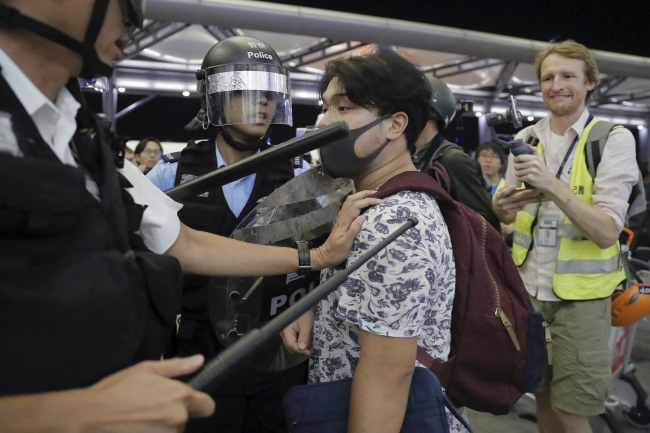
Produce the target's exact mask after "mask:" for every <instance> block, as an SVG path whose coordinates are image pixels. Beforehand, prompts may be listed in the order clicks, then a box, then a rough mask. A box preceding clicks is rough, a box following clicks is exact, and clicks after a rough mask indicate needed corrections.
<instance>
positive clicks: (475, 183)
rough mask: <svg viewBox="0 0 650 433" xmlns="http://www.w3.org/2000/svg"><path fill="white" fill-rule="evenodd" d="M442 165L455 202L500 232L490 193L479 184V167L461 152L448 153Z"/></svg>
mask: <svg viewBox="0 0 650 433" xmlns="http://www.w3.org/2000/svg"><path fill="white" fill-rule="evenodd" d="M442 163H443V165H444V167H445V169H446V170H447V174H448V175H449V180H450V181H451V184H452V190H453V191H454V193H455V194H456V197H457V200H458V201H459V202H461V203H463V204H464V205H466V206H468V207H469V208H471V209H472V210H473V211H474V212H476V213H478V214H480V215H482V216H483V218H485V220H486V221H487V222H488V223H489V224H490V225H491V226H492V227H494V228H495V229H496V230H497V231H500V230H501V225H500V223H499V218H498V217H497V215H496V214H495V213H494V210H493V209H492V200H491V199H490V193H489V192H488V190H487V189H486V188H485V187H484V185H482V184H481V183H480V182H479V179H478V174H479V173H480V172H479V171H478V170H480V167H477V165H476V164H477V163H476V162H475V161H474V160H472V159H471V158H470V157H469V156H468V155H466V154H465V153H463V152H449V155H448V156H445V157H443V159H442Z"/></svg>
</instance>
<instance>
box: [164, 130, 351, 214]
mask: <svg viewBox="0 0 650 433" xmlns="http://www.w3.org/2000/svg"><path fill="white" fill-rule="evenodd" d="M349 132H350V130H349V128H348V125H347V124H346V123H345V122H337V123H334V124H332V125H329V126H326V127H324V128H319V129H318V130H316V131H313V132H310V133H307V134H305V135H303V136H301V137H296V138H293V139H291V140H289V141H287V142H285V143H282V144H279V145H277V146H273V147H271V148H270V149H267V150H265V151H264V152H259V153H257V154H255V155H252V156H250V157H248V158H246V159H244V160H242V161H239V162H236V163H234V164H231V165H228V166H226V167H224V168H220V169H218V170H215V171H213V172H212V173H208V174H206V175H203V176H201V177H199V178H198V179H194V180H191V181H189V182H187V183H184V184H182V185H178V186H175V187H174V188H171V189H168V190H167V191H165V194H167V195H168V196H169V197H171V198H172V199H174V200H176V201H182V200H183V199H185V198H187V197H190V196H196V195H199V194H203V193H204V192H205V191H207V190H209V189H210V188H214V187H215V186H220V185H226V184H228V183H230V182H233V181H235V180H237V179H241V178H242V177H246V176H248V175H249V174H253V173H256V172H258V171H259V170H261V169H263V168H265V167H268V166H269V165H270V164H275V163H277V162H278V161H285V160H286V161H288V160H290V159H292V158H295V157H297V156H300V155H304V154H305V153H308V152H311V151H312V150H314V149H318V148H320V147H322V146H325V145H327V144H328V143H331V142H332V141H334V140H338V139H340V138H344V137H347V135H348V134H349Z"/></svg>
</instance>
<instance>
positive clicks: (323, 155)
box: [320, 116, 390, 179]
mask: <svg viewBox="0 0 650 433" xmlns="http://www.w3.org/2000/svg"><path fill="white" fill-rule="evenodd" d="M387 117H388V116H382V117H380V118H379V119H377V120H373V121H372V122H370V123H368V124H367V125H366V126H362V127H360V128H356V129H351V130H350V133H349V134H348V136H347V137H345V138H341V139H340V140H336V141H333V142H332V143H330V144H328V145H327V146H325V147H322V148H321V149H320V160H321V163H322V164H323V168H324V169H325V171H327V173H328V174H329V175H330V176H332V177H333V178H335V179H338V178H339V177H352V176H354V175H355V174H358V173H359V172H360V171H361V170H363V169H364V168H365V167H366V166H367V165H368V164H370V163H371V162H372V161H374V159H375V158H376V157H377V155H379V154H380V153H381V151H382V150H384V148H385V147H386V146H387V145H388V143H390V140H386V141H385V142H384V144H382V145H381V146H379V147H378V148H377V150H375V151H374V152H372V153H371V154H370V155H368V156H364V157H363V158H361V157H359V156H357V154H356V153H355V152H354V145H355V144H356V142H357V140H358V139H359V137H361V135H362V134H363V133H364V132H366V131H368V130H369V129H370V128H373V127H374V126H377V125H378V124H379V123H381V122H382V121H383V120H384V119H386V118H387Z"/></svg>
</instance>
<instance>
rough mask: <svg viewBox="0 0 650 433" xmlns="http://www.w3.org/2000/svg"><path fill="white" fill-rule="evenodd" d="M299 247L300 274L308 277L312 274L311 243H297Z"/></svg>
mask: <svg viewBox="0 0 650 433" xmlns="http://www.w3.org/2000/svg"><path fill="white" fill-rule="evenodd" d="M296 246H297V247H298V274H300V275H307V274H308V273H310V272H311V256H310V255H309V242H307V241H296Z"/></svg>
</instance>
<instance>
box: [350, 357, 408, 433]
mask: <svg viewBox="0 0 650 433" xmlns="http://www.w3.org/2000/svg"><path fill="white" fill-rule="evenodd" d="M412 377H413V368H411V369H405V368H394V367H393V368H391V367H390V366H388V365H387V366H385V368H377V366H376V364H375V365H374V366H373V364H371V363H364V362H363V359H361V360H360V361H359V364H358V365H357V368H356V370H355V372H354V379H353V380H352V394H351V396H350V419H349V424H348V432H349V433H362V432H363V433H370V432H372V433H397V432H399V431H400V428H401V427H402V422H403V421H404V414H405V413H406V404H407V402H408V393H409V389H410V386H411V378H412Z"/></svg>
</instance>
